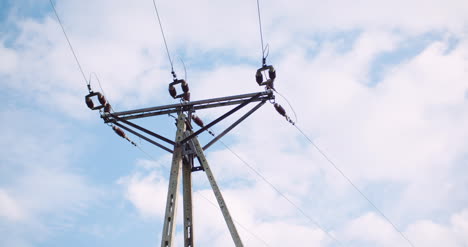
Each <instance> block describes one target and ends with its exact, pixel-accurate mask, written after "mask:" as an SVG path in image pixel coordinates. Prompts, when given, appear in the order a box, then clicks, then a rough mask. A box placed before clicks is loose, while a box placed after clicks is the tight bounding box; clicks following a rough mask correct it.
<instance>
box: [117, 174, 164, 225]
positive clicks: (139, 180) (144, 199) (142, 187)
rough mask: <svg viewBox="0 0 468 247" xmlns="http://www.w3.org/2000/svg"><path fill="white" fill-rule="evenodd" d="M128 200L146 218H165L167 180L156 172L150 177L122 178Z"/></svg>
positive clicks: (120, 182) (134, 176)
mask: <svg viewBox="0 0 468 247" xmlns="http://www.w3.org/2000/svg"><path fill="white" fill-rule="evenodd" d="M119 184H122V185H124V186H125V194H126V198H127V199H128V200H129V201H130V202H132V204H133V205H134V206H135V208H136V209H137V210H138V211H139V212H140V213H141V214H142V215H143V216H144V217H148V216H149V217H158V218H161V219H162V218H163V216H164V212H165V210H166V197H167V184H168V182H167V180H165V179H164V178H163V177H162V176H161V175H159V174H157V173H156V172H152V173H151V174H150V175H148V176H143V175H141V174H138V173H137V174H133V175H131V176H129V177H126V178H122V179H121V180H120V181H119Z"/></svg>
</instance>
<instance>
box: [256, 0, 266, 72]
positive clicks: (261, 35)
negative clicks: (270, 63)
mask: <svg viewBox="0 0 468 247" xmlns="http://www.w3.org/2000/svg"><path fill="white" fill-rule="evenodd" d="M257 13H258V27H259V30H260V43H261V45H262V64H263V65H264V64H265V46H264V45H263V30H262V17H261V15H260V0H257Z"/></svg>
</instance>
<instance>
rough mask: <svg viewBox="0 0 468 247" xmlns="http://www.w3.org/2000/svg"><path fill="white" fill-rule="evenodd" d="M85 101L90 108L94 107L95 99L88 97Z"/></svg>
mask: <svg viewBox="0 0 468 247" xmlns="http://www.w3.org/2000/svg"><path fill="white" fill-rule="evenodd" d="M85 102H86V105H87V106H88V107H89V109H91V110H92V109H93V108H94V103H93V100H91V98H90V97H86V98H85Z"/></svg>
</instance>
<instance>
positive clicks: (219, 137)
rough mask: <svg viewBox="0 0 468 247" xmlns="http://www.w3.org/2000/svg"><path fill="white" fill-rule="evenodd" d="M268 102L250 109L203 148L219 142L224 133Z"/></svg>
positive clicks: (262, 102) (204, 148)
mask: <svg viewBox="0 0 468 247" xmlns="http://www.w3.org/2000/svg"><path fill="white" fill-rule="evenodd" d="M265 103H266V101H265V100H264V101H261V102H260V103H258V104H257V105H256V106H255V107H254V108H252V109H251V110H250V111H248V112H247V113H246V114H244V115H243V116H242V117H241V118H239V119H238V120H237V121H236V122H234V123H233V124H232V125H231V126H229V127H228V128H226V129H225V130H224V131H223V132H221V134H219V135H217V136H216V137H215V138H214V139H213V140H211V141H210V142H209V143H208V144H206V145H205V146H204V147H203V150H206V149H208V148H209V147H210V146H211V145H213V144H214V143H215V142H217V141H218V140H219V139H221V138H222V137H223V136H224V135H226V134H227V133H228V132H229V131H231V130H232V129H234V128H235V127H236V126H237V125H239V124H240V123H241V122H242V121H244V120H245V119H246V118H247V117H249V116H250V115H252V113H254V112H255V111H257V110H258V109H259V108H260V107H261V106H263V105H264V104H265Z"/></svg>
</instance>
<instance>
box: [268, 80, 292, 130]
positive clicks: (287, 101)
mask: <svg viewBox="0 0 468 247" xmlns="http://www.w3.org/2000/svg"><path fill="white" fill-rule="evenodd" d="M273 90H274V91H275V92H276V93H277V94H279V96H281V98H283V99H284V100H285V101H286V103H287V104H288V105H289V108H291V111H292V112H293V114H294V124H293V125H295V124H296V123H297V114H296V111H295V110H294V107H292V105H291V103H290V102H289V100H288V99H287V98H286V97H285V96H283V95H282V94H280V92H278V91H277V90H276V89H274V88H273Z"/></svg>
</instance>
